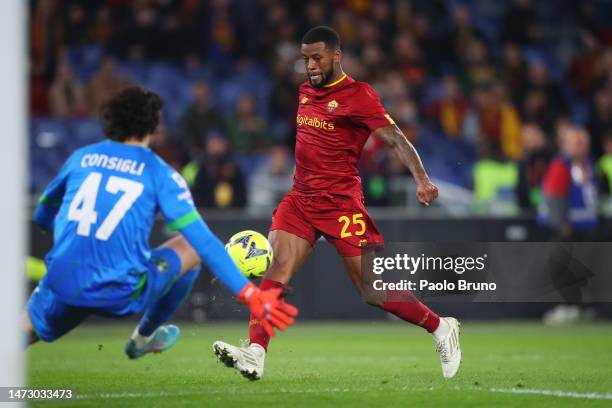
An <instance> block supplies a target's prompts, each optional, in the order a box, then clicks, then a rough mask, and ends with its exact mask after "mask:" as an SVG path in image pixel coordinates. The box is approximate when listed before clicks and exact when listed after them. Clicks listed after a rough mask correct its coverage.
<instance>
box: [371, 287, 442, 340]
mask: <svg viewBox="0 0 612 408" xmlns="http://www.w3.org/2000/svg"><path fill="white" fill-rule="evenodd" d="M389 298H391V300H390V301H386V302H385V303H383V304H382V306H381V308H382V309H383V310H386V311H387V312H389V313H392V314H394V315H395V316H397V317H399V318H400V319H402V320H405V321H407V322H410V323H412V324H416V325H417V326H421V327H423V328H424V329H425V330H427V331H428V332H429V333H433V332H435V331H436V329H437V328H438V326H439V325H440V316H438V315H437V314H435V313H434V312H432V311H431V310H430V309H429V308H428V307H427V306H425V305H424V304H423V303H421V302H420V301H419V300H418V299H417V298H416V297H415V296H414V295H413V294H412V292H410V291H402V292H401V294H397V293H396V292H393V293H390V294H389Z"/></svg>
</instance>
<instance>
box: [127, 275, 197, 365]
mask: <svg viewBox="0 0 612 408" xmlns="http://www.w3.org/2000/svg"><path fill="white" fill-rule="evenodd" d="M199 271H200V268H199V267H198V268H197V269H193V270H191V271H189V272H187V273H185V274H184V275H183V276H181V277H180V278H179V279H178V280H177V281H176V282H175V283H174V284H173V285H172V287H171V288H170V290H168V292H167V293H166V294H164V295H163V296H162V297H161V298H160V299H159V300H158V301H157V302H156V303H154V304H153V306H151V308H149V309H148V310H147V311H146V312H145V315H144V316H143V317H142V319H141V320H140V323H139V324H138V326H137V327H136V329H134V333H133V334H132V338H131V339H129V340H128V342H127V343H126V345H125V354H127V356H128V357H129V358H130V359H135V358H139V357H142V356H144V355H145V354H147V353H161V352H162V351H165V350H168V349H169V348H171V347H172V346H174V344H175V343H176V342H177V341H178V338H179V336H180V330H179V328H178V327H177V326H174V325H168V326H162V324H163V323H165V322H167V321H168V320H169V319H170V318H171V317H172V315H173V314H174V313H175V312H176V311H177V310H178V308H179V307H181V305H182V304H183V302H184V301H185V299H186V298H187V295H189V293H190V292H191V288H192V287H193V284H194V282H195V281H196V279H197V277H198V273H199Z"/></svg>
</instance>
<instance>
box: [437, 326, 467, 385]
mask: <svg viewBox="0 0 612 408" xmlns="http://www.w3.org/2000/svg"><path fill="white" fill-rule="evenodd" d="M440 319H441V320H444V322H446V324H448V334H447V335H446V336H445V337H444V338H442V339H438V340H436V351H437V352H438V354H439V355H440V362H441V363H442V375H443V376H444V378H453V377H454V376H455V374H457V371H459V365H461V346H460V345H459V334H460V330H459V327H460V324H459V322H458V321H457V319H454V318H452V317H441V318H440Z"/></svg>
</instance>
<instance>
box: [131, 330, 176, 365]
mask: <svg viewBox="0 0 612 408" xmlns="http://www.w3.org/2000/svg"><path fill="white" fill-rule="evenodd" d="M180 334H181V331H180V330H179V328H178V327H176V326H174V325H168V326H160V327H158V328H157V330H155V332H154V333H153V334H152V335H151V337H149V339H148V341H147V342H146V343H145V344H142V345H139V344H138V342H137V341H136V340H134V339H130V340H128V342H127V343H126V345H125V354H127V356H128V358H130V359H135V358H140V357H142V356H144V355H145V354H147V353H161V352H162V351H166V350H168V349H169V348H170V347H172V346H174V345H175V344H176V342H177V340H178V338H179V336H180Z"/></svg>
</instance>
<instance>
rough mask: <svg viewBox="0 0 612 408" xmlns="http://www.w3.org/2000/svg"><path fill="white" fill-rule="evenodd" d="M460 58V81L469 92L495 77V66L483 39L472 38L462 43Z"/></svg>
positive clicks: (488, 82) (490, 81)
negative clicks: (463, 50) (463, 49)
mask: <svg viewBox="0 0 612 408" xmlns="http://www.w3.org/2000/svg"><path fill="white" fill-rule="evenodd" d="M464 48H465V53H464V54H463V56H462V58H461V65H460V66H461V82H462V84H463V87H464V89H465V90H466V91H467V92H469V93H471V92H472V91H473V90H474V88H475V87H478V86H481V85H486V84H490V83H492V82H494V81H495V80H496V79H497V71H496V69H495V66H494V65H493V64H492V63H491V62H490V60H489V55H488V51H487V48H486V46H485V43H484V41H482V40H478V39H473V40H471V41H469V42H466V44H465V45H464Z"/></svg>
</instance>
